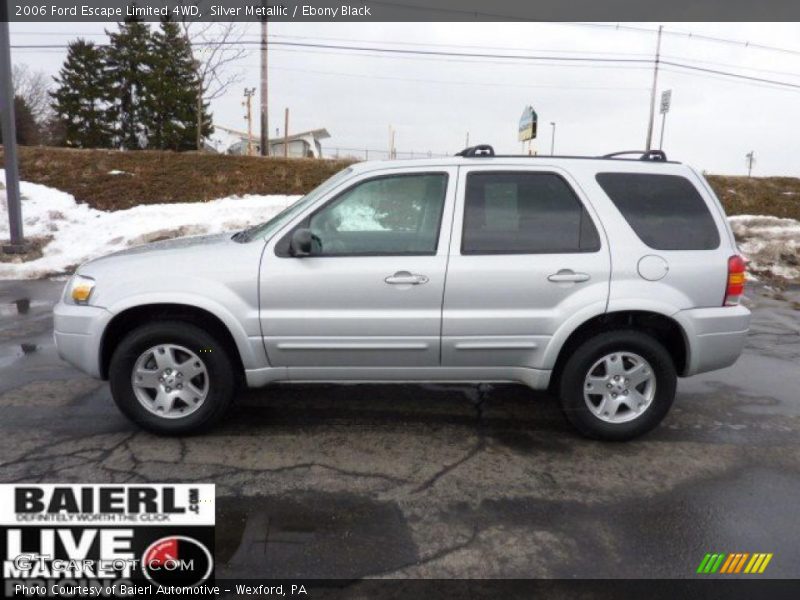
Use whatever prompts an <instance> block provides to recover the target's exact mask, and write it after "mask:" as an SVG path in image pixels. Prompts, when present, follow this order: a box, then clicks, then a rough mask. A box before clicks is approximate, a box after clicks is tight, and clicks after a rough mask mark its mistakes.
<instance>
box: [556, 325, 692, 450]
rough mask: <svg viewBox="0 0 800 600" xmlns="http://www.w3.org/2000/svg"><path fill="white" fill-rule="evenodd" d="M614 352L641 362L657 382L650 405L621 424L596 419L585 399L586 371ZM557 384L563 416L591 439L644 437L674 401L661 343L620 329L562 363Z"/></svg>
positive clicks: (670, 368)
mask: <svg viewBox="0 0 800 600" xmlns="http://www.w3.org/2000/svg"><path fill="white" fill-rule="evenodd" d="M615 352H631V353H634V354H637V355H639V356H640V357H642V358H644V359H645V360H646V361H647V362H648V363H650V366H651V367H652V369H653V374H654V375H655V379H656V381H655V393H654V395H653V398H652V401H651V403H650V405H649V406H648V407H647V408H646V409H645V410H644V411H643V412H642V413H641V414H639V415H638V416H636V417H635V418H633V419H632V420H630V421H627V422H623V423H609V422H607V421H604V420H602V419H601V418H600V417H598V416H595V414H594V413H593V412H592V411H590V410H589V407H588V406H587V404H586V400H585V398H584V382H585V380H586V376H587V375H588V373H589V370H590V369H591V368H592V366H593V365H594V364H595V363H596V362H597V361H598V360H600V359H601V358H603V357H604V356H606V355H608V354H611V353H615ZM558 383H559V396H560V398H561V407H562V410H563V411H564V415H565V416H566V417H567V420H569V422H570V423H572V425H574V426H575V428H576V429H577V430H578V431H580V432H581V433H582V434H583V435H585V436H586V437H589V438H593V439H599V440H608V441H624V440H630V439H632V438H635V437H638V436H640V435H643V434H645V433H647V432H648V431H650V430H651V429H653V428H654V427H656V426H657V425H658V424H659V423H660V422H661V421H662V420H663V419H664V417H665V416H666V414H667V413H668V412H669V409H670V407H671V406H672V402H673V400H674V399H675V390H676V387H677V375H676V372H675V365H674V363H673V361H672V357H671V356H670V354H669V352H667V350H666V348H664V346H663V345H662V344H661V343H660V342H658V341H657V340H656V339H655V338H653V337H652V336H650V335H648V334H646V333H643V332H641V331H636V330H631V329H621V330H619V331H608V332H604V333H600V334H597V335H596V336H594V337H592V338H590V339H588V340H587V341H585V342H584V343H583V344H581V345H580V346H579V347H578V348H577V349H576V350H575V351H574V352H573V353H572V355H571V356H570V357H569V359H568V360H567V362H566V363H565V365H564V369H563V370H562V372H561V379H560V381H559V382H558ZM626 393H627V392H626ZM625 410H627V409H625Z"/></svg>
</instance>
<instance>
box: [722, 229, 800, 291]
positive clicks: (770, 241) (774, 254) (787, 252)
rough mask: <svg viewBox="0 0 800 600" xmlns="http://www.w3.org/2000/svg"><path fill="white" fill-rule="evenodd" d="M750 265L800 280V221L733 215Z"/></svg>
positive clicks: (740, 242)
mask: <svg viewBox="0 0 800 600" xmlns="http://www.w3.org/2000/svg"><path fill="white" fill-rule="evenodd" d="M728 220H729V221H730V224H731V229H733V233H734V235H735V236H736V239H737V241H738V243H739V247H740V248H741V250H742V252H743V253H744V255H745V256H746V257H747V259H748V260H749V261H750V262H749V264H748V268H749V269H752V270H754V271H767V272H771V273H772V274H773V275H777V276H778V277H782V278H784V279H788V280H790V281H797V280H800V221H796V220H795V219H782V218H779V217H772V216H769V215H736V216H733V217H729V218H728Z"/></svg>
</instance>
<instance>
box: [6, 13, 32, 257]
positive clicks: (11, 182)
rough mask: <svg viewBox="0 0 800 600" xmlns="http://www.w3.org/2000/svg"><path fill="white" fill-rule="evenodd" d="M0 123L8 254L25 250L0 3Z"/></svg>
mask: <svg viewBox="0 0 800 600" xmlns="http://www.w3.org/2000/svg"><path fill="white" fill-rule="evenodd" d="M0 126H1V127H2V131H3V154H4V156H5V168H6V199H7V202H8V229H9V233H10V240H9V244H8V245H6V246H3V248H2V251H3V252H6V253H8V254H22V253H23V252H25V250H26V249H27V248H26V245H25V238H24V237H23V235H22V207H21V205H20V198H19V171H18V169H17V131H16V126H15V122H14V87H13V85H12V82H11V45H10V43H9V34H8V4H7V3H6V2H0Z"/></svg>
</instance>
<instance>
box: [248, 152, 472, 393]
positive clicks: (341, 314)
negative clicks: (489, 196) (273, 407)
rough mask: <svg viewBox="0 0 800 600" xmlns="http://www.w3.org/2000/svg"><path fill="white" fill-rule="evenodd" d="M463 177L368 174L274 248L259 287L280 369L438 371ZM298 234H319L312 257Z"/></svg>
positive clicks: (430, 171) (419, 171)
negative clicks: (294, 238) (296, 250)
mask: <svg viewBox="0 0 800 600" xmlns="http://www.w3.org/2000/svg"><path fill="white" fill-rule="evenodd" d="M456 175H457V169H456V168H455V167H428V168H408V169H403V170H402V172H398V170H397V169H394V170H385V171H378V172H370V173H368V174H364V175H362V176H360V177H359V178H357V179H356V180H354V181H352V182H348V183H346V184H343V189H342V188H340V189H338V190H336V191H335V192H333V193H332V196H331V197H329V198H328V199H327V200H326V201H324V202H323V205H322V206H320V207H317V208H315V209H313V210H312V211H311V212H310V213H309V214H307V215H304V216H303V217H301V218H300V220H299V221H298V222H296V223H294V224H293V225H292V226H291V227H289V228H287V230H285V231H284V232H282V233H281V234H279V235H278V236H276V237H277V238H279V239H277V240H275V241H272V242H270V244H269V245H268V246H267V249H266V250H265V253H264V258H263V259H262V265H261V286H260V287H261V315H262V316H261V323H262V331H263V333H264V341H265V344H266V348H267V353H268V355H269V360H270V363H271V364H272V365H273V366H288V367H290V369H289V373H290V377H294V376H295V375H296V376H298V377H303V376H304V375H308V373H307V372H303V371H302V369H305V368H308V369H311V368H324V367H433V366H438V365H439V353H440V330H441V307H442V295H443V292H444V280H445V270H446V267H447V253H448V247H449V238H450V229H451V223H452V214H453V203H454V201H455V196H454V191H453V190H454V189H455V183H456V181H455V180H456ZM297 228H307V229H310V230H311V231H312V233H313V234H314V236H315V246H314V251H313V253H312V255H311V256H304V257H295V256H292V255H291V253H290V252H289V251H288V249H289V239H290V238H291V235H292V232H293V231H294V230H295V229H297ZM293 368H295V369H294V370H293ZM297 369H301V370H300V371H298V370H297Z"/></svg>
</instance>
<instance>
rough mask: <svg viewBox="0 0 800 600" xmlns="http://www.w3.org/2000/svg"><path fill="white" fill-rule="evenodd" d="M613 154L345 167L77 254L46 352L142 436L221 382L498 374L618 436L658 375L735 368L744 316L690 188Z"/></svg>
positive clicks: (597, 431)
mask: <svg viewBox="0 0 800 600" xmlns="http://www.w3.org/2000/svg"><path fill="white" fill-rule="evenodd" d="M629 154H630V153H623V154H622V155H609V156H606V157H601V158H579V157H519V156H496V155H495V154H494V151H493V150H492V148H491V147H490V146H476V147H472V148H468V149H466V150H465V151H463V152H461V153H460V154H459V155H457V156H456V157H454V158H450V159H436V160H418V161H390V162H365V163H359V164H356V165H353V166H351V167H349V168H347V169H345V170H344V171H341V172H340V173H338V174H336V175H335V176H333V177H332V178H330V179H329V180H327V181H326V182H324V183H323V184H322V185H320V186H319V187H318V188H316V189H315V190H314V191H312V192H311V193H309V194H308V195H307V196H305V197H304V198H302V199H301V200H299V201H298V202H296V203H295V204H294V205H292V206H291V207H289V208H288V209H286V210H285V211H283V212H282V213H280V214H278V215H277V216H275V217H274V218H272V219H271V220H269V221H267V222H266V223H263V224H261V225H258V226H256V227H253V228H251V229H247V230H245V231H240V232H238V233H235V234H233V235H231V234H223V235H212V236H201V237H190V238H182V239H176V240H170V241H165V242H158V243H154V244H149V245H146V246H140V247H136V248H131V249H129V250H125V251H123V252H118V253H116V254H112V255H110V256H106V257H103V258H100V259H97V260H93V261H91V262H88V263H86V264H84V265H82V266H81V267H80V268H79V269H78V271H77V272H76V273H75V275H74V276H73V277H72V279H71V280H70V281H69V283H68V284H67V286H66V289H65V291H64V295H63V298H62V300H61V301H60V302H59V304H58V305H57V306H56V307H55V338H56V343H57V346H58V350H59V354H60V355H61V356H62V357H63V358H64V359H65V360H67V361H68V362H70V363H72V364H73V365H75V366H77V367H78V368H80V369H82V370H83V371H85V372H87V373H89V374H90V375H93V376H95V377H98V378H102V379H108V380H110V384H111V391H112V395H113V397H114V400H115V402H116V403H117V405H118V406H119V408H120V409H121V410H122V412H123V413H125V414H126V415H127V416H128V417H129V418H131V419H133V420H134V421H135V422H136V423H138V424H139V425H140V426H142V427H144V428H146V429H149V430H151V431H155V432H159V433H174V434H179V433H186V432H189V431H194V430H198V429H201V428H203V427H207V426H209V425H210V424H212V423H213V422H215V421H217V420H218V419H219V418H220V417H221V416H222V414H223V413H224V412H225V410H226V409H227V408H228V406H229V405H230V403H231V401H232V400H233V398H234V396H235V394H236V390H237V388H238V387H239V386H240V385H247V386H249V387H259V386H264V385H266V384H269V383H272V382H278V381H280V382H308V381H326V382H344V381H347V382H420V381H425V382H431V381H458V382H489V381H490V382H498V381H512V382H519V383H523V384H525V385H527V386H529V387H531V388H533V389H537V390H543V389H550V390H551V391H552V392H554V393H555V394H556V395H557V396H558V397H559V398H560V401H561V405H562V407H563V410H564V414H565V415H566V417H567V418H568V419H569V421H570V422H571V423H572V424H573V425H574V426H575V427H576V428H577V429H578V430H580V431H581V432H582V433H584V434H586V435H588V436H591V437H595V438H601V439H607V440H622V439H629V438H632V437H634V436H637V435H640V434H642V433H644V432H646V431H648V430H650V429H652V428H653V427H655V426H656V425H657V424H658V423H659V422H660V421H661V420H662V419H663V418H664V416H665V414H666V413H667V411H668V410H669V408H670V405H671V404H672V401H673V399H674V397H675V390H676V378H677V376H682V377H686V376H689V375H694V374H696V373H701V372H704V371H710V370H713V369H719V368H722V367H726V366H728V365H731V364H733V363H734V362H735V361H736V359H737V358H738V356H739V354H740V353H741V350H742V346H743V344H744V341H745V337H746V334H747V330H748V326H749V320H750V313H749V311H748V310H747V309H746V308H744V307H743V306H740V305H739V299H740V297H741V295H742V291H743V286H744V261H743V259H742V258H741V257H740V256H739V254H738V252H737V248H736V244H735V242H734V238H733V235H732V233H731V230H730V228H729V226H728V223H727V220H726V218H725V213H724V211H723V209H722V207H721V205H720V203H719V201H718V200H717V198H716V197H715V195H714V193H713V191H712V190H711V188H710V187H709V185H708V183H707V182H706V181H705V179H704V178H703V177H702V176H701V175H700V174H699V173H698V172H697V171H695V170H693V169H692V168H690V167H688V166H685V165H682V164H680V163H676V162H670V161H667V160H666V157H665V156H664V155H663V153H659V152H647V153H638V154H641V156H636V157H635V158H625V157H624V156H627V155H629Z"/></svg>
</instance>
